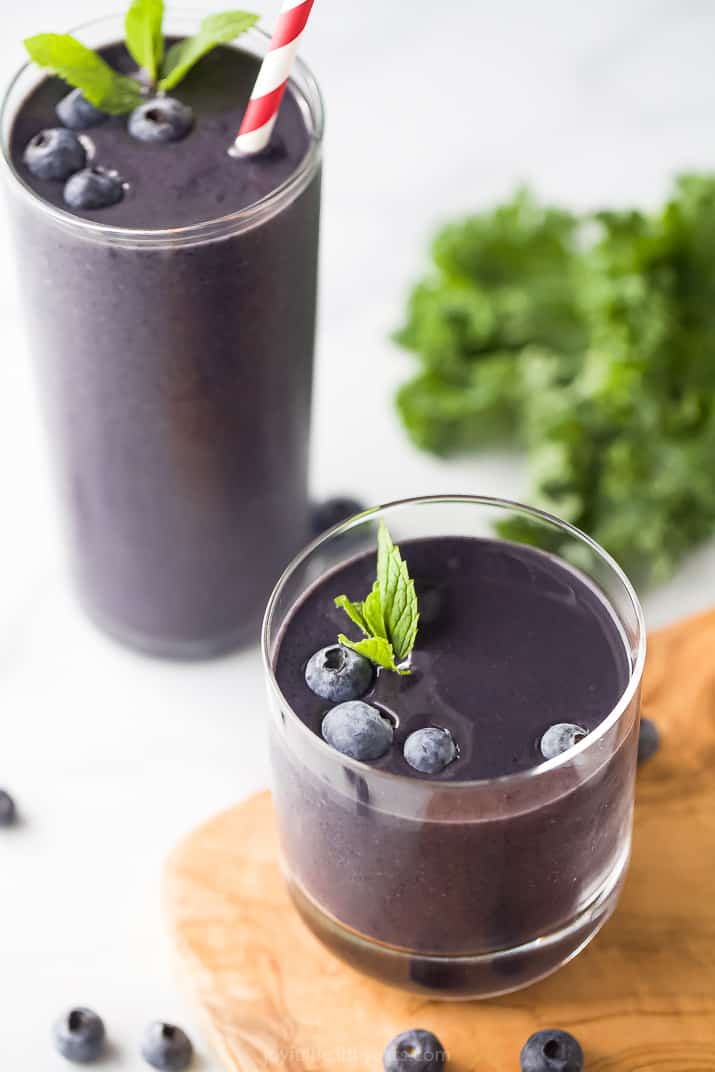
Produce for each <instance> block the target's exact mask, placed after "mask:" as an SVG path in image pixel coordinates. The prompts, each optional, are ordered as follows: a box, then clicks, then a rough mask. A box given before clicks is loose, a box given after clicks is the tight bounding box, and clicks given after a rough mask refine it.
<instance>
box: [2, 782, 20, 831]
mask: <svg viewBox="0 0 715 1072" xmlns="http://www.w3.org/2000/svg"><path fill="white" fill-rule="evenodd" d="M16 819H17V808H16V807H15V801H14V800H13V799H12V797H11V796H10V794H9V793H8V792H7V790H5V789H0V826H12V824H13V823H14V822H15V820H16Z"/></svg>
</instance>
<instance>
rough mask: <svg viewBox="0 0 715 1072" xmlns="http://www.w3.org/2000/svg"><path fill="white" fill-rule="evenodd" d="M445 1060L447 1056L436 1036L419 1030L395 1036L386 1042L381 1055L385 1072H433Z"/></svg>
mask: <svg viewBox="0 0 715 1072" xmlns="http://www.w3.org/2000/svg"><path fill="white" fill-rule="evenodd" d="M446 1060H447V1054H446V1052H445V1049H444V1046H443V1045H442V1043H441V1042H440V1041H439V1039H438V1038H437V1036H436V1035H433V1034H432V1032H431V1031H422V1030H421V1029H420V1028H413V1030H412V1031H403V1032H402V1034H401V1035H397V1036H396V1037H395V1038H393V1040H392V1042H388V1044H387V1046H386V1047H385V1052H384V1054H383V1055H382V1063H383V1064H384V1066H385V1072H428V1070H429V1072H434V1070H435V1068H436V1067H437V1066H438V1065H444V1063H445V1061H446Z"/></svg>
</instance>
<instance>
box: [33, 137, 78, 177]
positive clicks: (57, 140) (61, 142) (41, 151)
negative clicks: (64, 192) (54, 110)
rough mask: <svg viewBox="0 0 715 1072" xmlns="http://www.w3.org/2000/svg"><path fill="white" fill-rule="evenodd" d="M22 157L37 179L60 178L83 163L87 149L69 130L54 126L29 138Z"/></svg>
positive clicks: (70, 173) (76, 169)
mask: <svg viewBox="0 0 715 1072" xmlns="http://www.w3.org/2000/svg"><path fill="white" fill-rule="evenodd" d="M23 160H24V162H25V164H26V166H27V168H28V169H29V170H30V171H31V172H32V174H33V175H36V176H37V178H38V179H57V180H58V181H61V180H63V179H68V178H69V177H70V175H72V174H73V173H74V172H75V171H79V170H80V169H81V168H83V167H84V166H85V164H86V163H87V150H86V149H85V147H84V145H83V144H82V142H81V141H80V140H79V138H78V137H77V135H76V134H73V133H72V131H71V130H65V129H64V128H63V127H53V128H51V129H48V130H41V131H40V132H39V133H38V134H35V135H34V137H32V138H30V140H29V142H28V143H27V146H26V148H25V152H24V155H23Z"/></svg>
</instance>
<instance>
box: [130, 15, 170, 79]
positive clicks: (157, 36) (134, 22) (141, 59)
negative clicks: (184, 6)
mask: <svg viewBox="0 0 715 1072" xmlns="http://www.w3.org/2000/svg"><path fill="white" fill-rule="evenodd" d="M163 21H164V0H132V3H131V4H130V5H129V10H128V11H127V14H126V16H125V18H124V37H125V40H126V45H127V49H128V50H129V53H130V55H131V57H132V59H134V60H135V61H136V63H137V64H138V65H139V67H141V68H142V69H143V70H144V71H146V73H147V77H148V78H149V81H150V82H152V83H154V82H156V80H157V77H158V74H159V71H160V69H161V61H162V60H163V58H164V35H163V33H162V32H161V27H162V23H163Z"/></svg>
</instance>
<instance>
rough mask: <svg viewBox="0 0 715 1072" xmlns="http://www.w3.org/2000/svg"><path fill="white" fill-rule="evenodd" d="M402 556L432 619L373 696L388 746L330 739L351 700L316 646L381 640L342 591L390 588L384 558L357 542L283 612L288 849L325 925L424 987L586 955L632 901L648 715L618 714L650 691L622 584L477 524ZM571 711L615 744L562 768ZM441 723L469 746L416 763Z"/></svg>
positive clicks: (533, 971) (599, 744)
mask: <svg viewBox="0 0 715 1072" xmlns="http://www.w3.org/2000/svg"><path fill="white" fill-rule="evenodd" d="M401 551H402V555H403V557H404V559H405V560H406V562H407V564H408V567H409V573H410V575H411V577H413V578H414V580H415V583H416V588H417V593H418V596H419V602H420V610H421V619H420V627H419V632H418V638H417V643H416V646H415V649H414V652H413V654H412V658H411V670H412V672H411V673H410V674H409V675H406V676H400V675H398V674H396V673H394V672H390V671H387V670H383V669H380V670H378V671H377V672H376V674H375V676H374V678H373V681H372V684H371V685H370V686H369V688H368V689H367V691H365V692H363V693H362V695H361V697H360V699H361V700H362V701H363V702H365V703H367V704H369V705H371V706H372V707H374V708H375V709H377V710H378V711H379V712H380V713H381V714H382V715H383V716H384V717H385V718H387V720H388V721H389V722H390V723H391V724H392V727H393V732H394V737H393V740H392V744H391V745H390V747H389V748H388V749H387V751H386V752H385V753H384V754H383V755H381V756H380V757H379V758H377V759H375V760H372V761H370V762H367V763H365V762H363V763H359V762H358V763H356V762H355V761H354V760H350V759H347V758H346V757H345V756H344V755H340V754H339V752H336V751H334V750H332V749H329V746H328V745H327V744H326V742H325V741H324V740H322V739H321V736H324V735H325V729H324V719H325V716H326V713H327V712H328V711H329V710H330V709H331V708H332V707H333V706H334V705H333V704H332V703H331V702H328V701H326V700H325V699H321V697H320V696H318V695H316V694H315V692H314V691H313V690H312V689H311V688H310V687H309V685H308V683H307V681H306V665H307V663H308V660H309V659H310V658H311V656H312V655H313V653H315V652H317V651H319V650H321V649H323V648H325V647H327V646H330V645H334V644H335V643H336V639H337V636H338V634H339V633H340V632H341V631H343V632H347V633H348V635H350V636H351V637H353V638H354V639H358V638H359V632H358V631H357V630H356V628H355V627H354V626H351V625H350V623H348V622H347V620H346V618H345V615H344V613H343V612H342V611H341V610H340V609H338V608H336V606H335V604H334V597H335V596H337V595H340V594H342V593H346V594H347V595H348V596H349V598H350V599H352V600H357V599H361V598H362V597H363V596H364V594H365V593H367V592H369V591H370V588H371V586H372V582H373V581H374V579H375V554H374V553H373V552H366V553H363V554H358V555H356V556H353V557H351V558H350V557H347V558H345V559H344V561H343V563H342V564H340V565H339V566H337V567H333V568H331V569H329V570H327V572H326V573H325V575H324V576H320V577H319V578H318V579H317V580H315V579H314V580H313V581H312V582H311V583H310V584H307V586H306V588H305V591H303V593H302V595H300V597H299V598H298V599H296V601H295V602H294V603H293V605H292V606H291V607H290V608H289V607H288V606H287V604H286V605H284V607H283V608H282V612H283V613H282V617H283V620H282V624H281V626H280V631H279V634H278V635H277V636H276V640H275V644H274V647H273V673H274V675H275V682H276V686H277V689H278V690H279V693H278V695H279V696H280V700H276V704H277V707H276V711H277V712H278V713H279V714H280V717H279V718H278V719H277V720H274V725H273V730H272V745H273V747H272V753H273V764H274V796H275V800H276V807H277V811H278V816H279V828H280V833H281V844H282V852H283V858H284V865H285V868H286V872H287V876H288V880H289V885H290V888H291V893H292V895H293V897H294V900H295V902H296V904H297V905H298V907H299V909H300V911H301V913H302V914H303V915H304V917H305V919H306V920H307V922H308V923H309V925H310V926H311V927H312V928H313V929H314V930H315V931H316V933H318V935H319V936H320V937H321V938H322V939H323V940H324V941H325V942H326V943H327V944H329V945H330V946H331V947H332V948H334V949H335V950H336V951H337V952H338V953H339V954H340V955H342V956H344V957H346V958H347V959H349V960H350V961H351V962H352V963H354V964H355V965H356V966H358V967H362V968H364V969H366V970H367V971H370V972H372V973H373V974H376V975H378V976H379V977H380V978H383V979H386V980H388V981H393V982H398V983H400V984H402V985H408V986H413V987H417V988H426V989H428V990H434V991H445V992H447V993H454V994H460V993H461V994H466V995H476V994H491V993H498V992H501V991H505V990H510V989H513V988H514V987H516V986H519V985H523V984H524V983H526V982H529V981H531V980H533V979H534V978H537V977H539V976H540V975H543V974H545V973H547V972H548V971H549V970H552V969H553V968H554V967H555V966H557V965H558V964H559V963H561V962H562V961H563V960H565V959H567V958H568V956H570V955H572V954H573V952H575V951H576V950H577V949H578V948H579V946H580V945H581V944H583V943H584V942H585V941H586V940H587V939H588V937H590V936H591V934H592V933H593V932H594V929H597V921H598V920H600V921H601V922H602V920H603V918H605V915H606V914H607V912H608V911H610V910H611V908H612V904H613V903H614V899H615V895H616V893H617V888H618V886H619V884H620V882H621V880H622V876H623V873H624V868H625V864H626V861H627V856H628V847H629V843H630V825H631V814H632V785H633V776H634V769H635V756H636V745H637V718H633V712H631V714H630V717H629V719H628V720H624V724H623V725H622V726H621V727H620V729H619V731H618V732H617V733H606V734H603V735H600V727H601V726H602V724H603V723H604V720H605V719H606V718H607V717H608V716H610V715H611V713H612V712H613V711H614V709H616V707H617V706H618V704H619V701H620V700H621V698H622V697H623V696H624V693H625V691H626V690H627V688H628V686H629V682H630V680H631V677H632V661H631V654H630V651H629V649H628V645H627V641H626V637H625V635H624V631H623V628H622V626H621V625H620V623H619V621H618V619H617V617H616V615H615V613H614V611H613V610H612V608H611V607H610V606H609V604H608V602H607V600H606V599H605V597H604V595H603V594H602V593H601V592H600V591H598V590H597V588H596V587H595V586H594V585H592V584H591V583H590V582H589V581H588V579H587V578H586V577H585V576H584V575H583V574H581V573H580V572H578V571H576V570H574V569H572V568H571V567H569V566H567V565H566V563H564V562H562V561H560V560H558V559H556V558H554V557H553V556H550V555H547V554H546V553H544V552H541V551H538V550H536V549H534V548H532V547H528V546H521V545H517V544H513V543H507V542H503V541H498V540H490V539H484V538H471V537H465V536H455V537H450V536H439V537H427V538H422V539H414V540H411V539H403V540H402V541H401ZM316 568H317V566H314V567H313V569H314V570H315V569H316ZM306 572H307V571H306ZM346 626H347V628H346ZM289 711H290V712H293V713H294V715H295V716H297V720H298V721H299V722H300V723H302V729H303V732H301V729H300V727H299V726H297V725H296V724H295V723H294V719H293V718H292V717H291V716H289V714H288V712H289ZM557 724H572V725H573V724H575V725H577V726H578V727H579V730H580V733H579V735H578V736H577V738H576V740H580V739H581V738H583V741H584V744H585V743H586V742H589V741H590V740H591V739H593V744H592V745H590V747H589V748H588V750H587V751H582V752H581V754H579V747H580V746H578V745H577V746H576V748H575V749H574V750H573V757H574V758H573V759H572V760H571V761H570V762H565V763H564V764H563V765H562V766H559V763H558V761H557V763H556V769H555V770H554V771H553V772H552V773H550V774H549V773H546V774H544V775H542V774H540V773H539V771H540V769H544V770H546V769H547V767H548V764H547V763H546V762H545V756H544V754H543V752H542V748H543V747H545V746H544V745H543V744H542V741H543V739H544V735H545V734H546V733H547V731H549V729H550V727H553V726H554V725H557ZM425 727H438V728H439V729H440V730H446V731H448V733H449V735H450V736H451V738H452V741H453V742H454V744H455V745H456V755H455V757H454V758H453V759H452V760H451V761H450V762H448V763H447V765H446V766H445V767H444V769H442V770H441V771H439V772H438V773H421V772H420V771H419V770H416V769H415V768H414V767H413V766H411V765H410V764H409V763H408V762H407V761H406V758H405V755H406V749H405V742H406V741H407V740H408V738H409V737H410V735H411V734H413V733H414V731H416V730H419V729H423V728H425ZM305 730H307V731H309V736H307V737H306V735H305ZM311 738H312V741H313V743H312V744H311ZM565 758H566V760H568V756H566V757H565ZM552 766H554V764H552ZM532 772H533V773H534V775H537V774H538V777H536V776H535V777H533V778H532V777H530V775H531V774H532ZM607 902H609V904H610V907H609V908H608V910H606V908H605V907H604V906H605V905H606V903H607ZM599 913H600V915H599Z"/></svg>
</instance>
